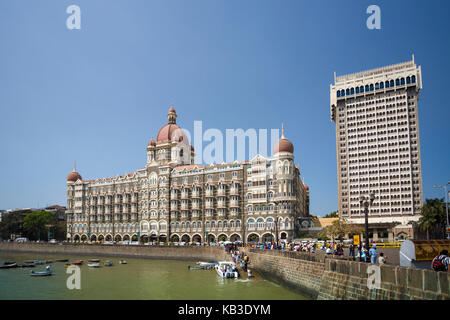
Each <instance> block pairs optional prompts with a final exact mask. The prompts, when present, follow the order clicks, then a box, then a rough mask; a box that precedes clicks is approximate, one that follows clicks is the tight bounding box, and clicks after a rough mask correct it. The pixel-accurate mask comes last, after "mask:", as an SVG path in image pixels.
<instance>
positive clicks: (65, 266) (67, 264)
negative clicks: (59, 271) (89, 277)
mask: <svg viewBox="0 0 450 320" xmlns="http://www.w3.org/2000/svg"><path fill="white" fill-rule="evenodd" d="M70 266H72V264H71V263H64V268H68V267H70Z"/></svg>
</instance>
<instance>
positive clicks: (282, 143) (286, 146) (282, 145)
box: [273, 138, 294, 154]
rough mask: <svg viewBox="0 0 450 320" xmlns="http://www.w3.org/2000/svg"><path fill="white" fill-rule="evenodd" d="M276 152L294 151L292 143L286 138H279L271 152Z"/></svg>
mask: <svg viewBox="0 0 450 320" xmlns="http://www.w3.org/2000/svg"><path fill="white" fill-rule="evenodd" d="M278 152H290V153H294V145H293V144H292V143H291V142H290V141H289V140H288V139H286V138H281V139H280V140H278V142H277V143H275V146H274V147H273V153H274V154H276V153H278Z"/></svg>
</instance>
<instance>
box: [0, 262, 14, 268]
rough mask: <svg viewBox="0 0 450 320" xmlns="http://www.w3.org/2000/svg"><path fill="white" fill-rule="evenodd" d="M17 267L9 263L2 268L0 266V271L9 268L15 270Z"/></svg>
mask: <svg viewBox="0 0 450 320" xmlns="http://www.w3.org/2000/svg"><path fill="white" fill-rule="evenodd" d="M17 267H18V265H17V263H15V262H14V263H10V264H4V265H2V266H0V269H11V268H17Z"/></svg>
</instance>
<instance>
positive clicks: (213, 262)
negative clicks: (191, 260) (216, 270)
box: [197, 261, 217, 268]
mask: <svg viewBox="0 0 450 320" xmlns="http://www.w3.org/2000/svg"><path fill="white" fill-rule="evenodd" d="M216 264H217V263H216V262H215V261H210V262H203V261H199V262H197V265H199V266H202V267H211V268H212V267H214V266H215V265H216Z"/></svg>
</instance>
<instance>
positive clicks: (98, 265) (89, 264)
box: [88, 263, 100, 268]
mask: <svg viewBox="0 0 450 320" xmlns="http://www.w3.org/2000/svg"><path fill="white" fill-rule="evenodd" d="M88 267H91V268H99V267H100V263H88Z"/></svg>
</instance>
